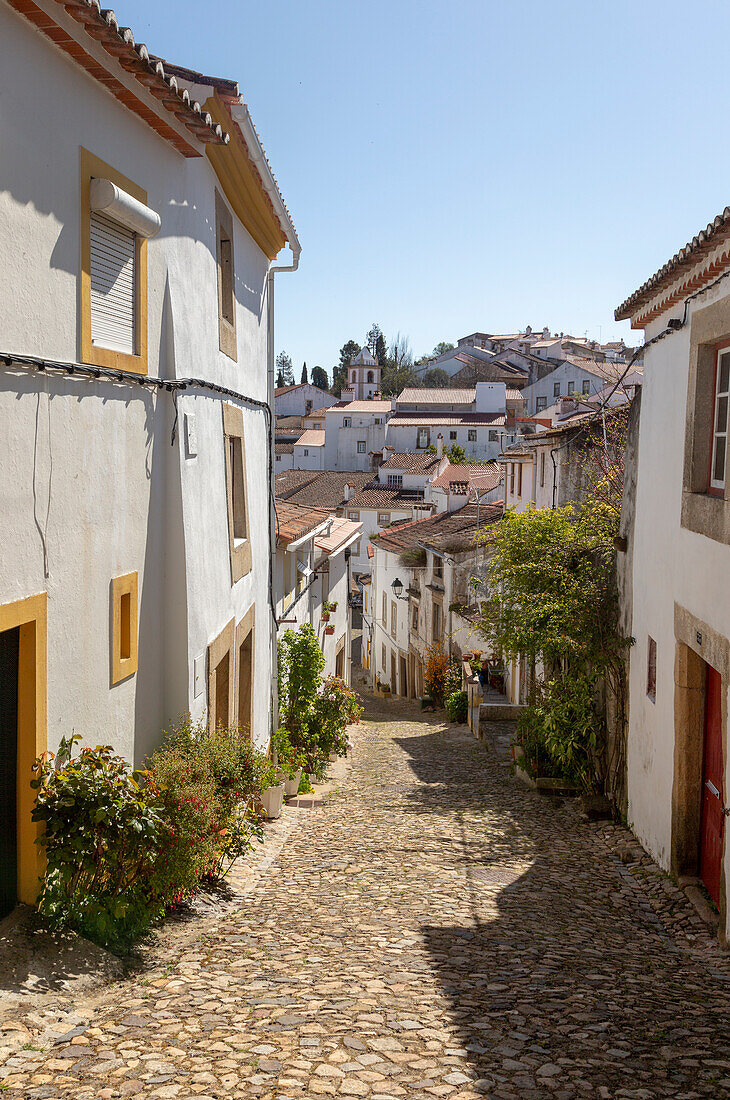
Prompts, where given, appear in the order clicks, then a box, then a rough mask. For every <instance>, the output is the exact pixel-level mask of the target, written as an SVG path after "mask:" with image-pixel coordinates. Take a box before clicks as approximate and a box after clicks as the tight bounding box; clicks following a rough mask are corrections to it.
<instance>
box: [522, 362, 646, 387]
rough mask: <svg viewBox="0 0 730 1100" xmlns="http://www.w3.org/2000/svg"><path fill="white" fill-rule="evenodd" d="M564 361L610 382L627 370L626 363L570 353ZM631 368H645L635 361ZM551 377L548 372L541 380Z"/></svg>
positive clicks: (636, 369)
mask: <svg viewBox="0 0 730 1100" xmlns="http://www.w3.org/2000/svg"><path fill="white" fill-rule="evenodd" d="M564 362H566V363H571V364H572V365H573V366H574V367H578V368H579V369H580V370H584V371H587V372H588V373H589V374H593V375H595V376H596V377H597V378H603V379H605V380H606V381H609V382H615V381H616V380H617V379H618V378H620V377H621V375H622V374H623V372H624V371H625V370H626V364H625V363H612V362H611V361H610V360H609V361H608V362H605V363H603V362H601V363H599V362H598V360H597V359H588V358H584V357H583V356H581V355H569V356H567V358H566V359H565V360H564ZM556 369H557V368H556ZM631 369H632V371H643V369H644V368H643V367H642V365H641V364H640V363H634V365H633V366H632V368H631ZM549 377H550V375H548V374H546V375H544V376H543V378H541V379H540V381H541V382H544V381H545V379H547V378H549Z"/></svg>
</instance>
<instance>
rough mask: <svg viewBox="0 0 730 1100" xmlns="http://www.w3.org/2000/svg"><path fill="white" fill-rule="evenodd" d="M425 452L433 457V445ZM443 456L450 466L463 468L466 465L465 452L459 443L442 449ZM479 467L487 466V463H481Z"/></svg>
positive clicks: (434, 449)
mask: <svg viewBox="0 0 730 1100" xmlns="http://www.w3.org/2000/svg"><path fill="white" fill-rule="evenodd" d="M426 450H427V451H428V453H429V454H430V455H435V454H436V446H435V444H433V443H431V444H430V446H429V447H427V448H426ZM444 454H445V455H446V457H447V458H448V460H449V462H450V463H451V464H452V466H463V465H464V464H465V463H466V451H465V450H464V448H463V447H462V446H461V444H460V443H454V445H453V446H452V447H444ZM479 465H482V466H487V465H488V463H486V462H483V463H480V464H479Z"/></svg>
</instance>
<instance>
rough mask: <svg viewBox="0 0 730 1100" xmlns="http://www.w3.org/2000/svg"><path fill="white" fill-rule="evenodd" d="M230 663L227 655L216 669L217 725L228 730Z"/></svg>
mask: <svg viewBox="0 0 730 1100" xmlns="http://www.w3.org/2000/svg"><path fill="white" fill-rule="evenodd" d="M229 665H230V661H229V655H228V654H227V653H225V654H224V655H223V657H222V659H221V660H220V661H219V662H218V664H217V665H216V668H215V724H216V726H217V727H218V726H222V727H223V728H224V729H225V728H227V726H228V723H229V718H228V706H229V691H230V667H229Z"/></svg>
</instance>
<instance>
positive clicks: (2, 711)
mask: <svg viewBox="0 0 730 1100" xmlns="http://www.w3.org/2000/svg"><path fill="white" fill-rule="evenodd" d="M19 652H20V630H19V628H18V627H15V629H13V630H4V631H2V633H0V917H4V916H5V914H6V913H8V912H9V911H10V910H11V909H12V908H13V907H14V905H15V903H16V901H17V890H18V833H17V829H18V824H17V812H18V811H17V761H18V655H19Z"/></svg>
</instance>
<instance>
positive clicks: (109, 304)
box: [0, 0, 299, 910]
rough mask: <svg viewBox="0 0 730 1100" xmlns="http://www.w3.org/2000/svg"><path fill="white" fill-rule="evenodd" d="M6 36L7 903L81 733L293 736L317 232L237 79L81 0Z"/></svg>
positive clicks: (8, 27)
mask: <svg viewBox="0 0 730 1100" xmlns="http://www.w3.org/2000/svg"><path fill="white" fill-rule="evenodd" d="M0 41H2V46H3V49H2V52H3V67H2V75H0V91H1V93H2V104H3V107H2V112H3V119H4V120H5V121H6V122H9V120H12V125H7V126H5V127H4V131H3V149H2V173H1V175H0V188H1V190H0V233H1V234H2V235H3V245H4V247H3V263H2V266H1V267H0V351H2V355H1V356H0V364H1V365H0V420H1V421H2V424H3V447H2V454H1V455H0V495H1V498H2V516H3V552H2V555H1V556H0V697H2V698H3V699H4V700H6V703H5V704H4V705H3V709H2V712H0V727H1V728H0V752H2V753H3V754H4V755H5V758H6V759H7V758H8V757H10V758H11V759H12V757H13V756H15V757H16V759H17V768H16V769H15V770H13V769H12V768H3V769H2V771H3V776H4V778H3V788H2V793H1V795H0V800H1V801H2V803H3V805H4V806H5V807H8V806H10V807H14V811H11V812H10V814H9V815H8V816H7V817H6V818H4V822H5V824H4V826H3V829H2V837H1V838H0V846H1V848H2V851H0V866H1V867H2V868H3V870H2V872H0V879H1V880H2V882H1V884H0V894H1V896H2V900H1V901H0V908H2V909H3V910H4V909H6V908H8V907H9V906H10V905H12V904H13V903H14V901H15V899H16V898H20V899H21V900H23V901H28V902H32V901H33V900H34V897H35V893H36V890H37V884H38V861H37V860H38V853H39V848H38V846H37V845H35V844H34V840H35V838H36V835H37V827H36V826H35V825H34V824H32V822H31V816H30V815H31V807H32V792H31V790H30V787H29V780H30V775H31V770H30V769H31V762H32V761H33V759H34V758H35V756H36V755H37V754H38V753H40V752H44V751H46V750H55V749H56V748H57V746H58V743H59V740H60V738H61V737H62V736H64V735H68V734H70V733H71V732H72V731H74V730H75V731H78V732H79V733H81V734H82V735H83V737H84V739H85V741H86V742H87V743H91V744H98V743H103V744H109V743H111V744H113V745H114V746H115V748H116V749H117V750H118V751H119V752H121V753H123V754H124V755H125V756H126V757H127V758H128V759H129V760H134V761H139V760H141V759H142V758H143V757H144V755H145V753H147V752H148V751H149V750H151V749H152V748H154V746H155V745H156V744H157V743H158V741H159V739H160V736H161V731H162V730H163V729H164V728H165V726H166V725H167V724H168V723H169V722H170V721H171V720H172V719H174V718H175V716H176V715H178V714H180V713H181V712H183V711H186V710H189V711H190V712H191V713H192V715H193V717H194V718H195V719H198V720H207V721H208V722H209V723H210V724H211V725H213V726H214V725H217V724H220V723H225V724H226V725H228V724H233V723H239V724H240V725H241V726H245V727H247V728H248V729H250V732H251V736H252V737H253V739H254V740H255V742H256V743H257V744H259V745H262V746H264V747H265V746H266V744H267V743H268V739H269V735H270V731H271V725H272V720H273V709H272V693H271V683H272V680H273V679H274V665H273V643H274V637H275V624H274V622H273V617H272V614H271V610H270V600H269V591H270V565H271V541H270V540H271V538H272V530H273V509H271V506H270V493H269V465H270V456H271V424H270V419H271V417H270V411H269V410H270V407H271V404H272V401H273V372H272V370H271V367H272V366H273V362H272V356H271V351H272V348H273V344H272V331H273V316H272V312H271V304H272V296H271V288H272V283H273V270H274V269H273V268H272V266H271V264H272V261H273V260H275V258H276V257H277V255H278V254H279V252H280V251H281V249H282V248H283V247H284V246H285V245H287V244H288V245H289V246H290V248H291V250H292V253H293V263H292V264H291V265H289V266H290V267H292V268H293V267H296V264H297V261H298V255H299V242H298V240H297V237H296V233H295V231H294V227H293V225H292V222H291V219H290V217H289V214H288V213H287V210H286V207H285V205H284V202H283V199H282V197H281V195H280V193H279V190H278V188H277V185H276V182H275V180H274V177H273V175H272V174H271V170H270V168H269V166H268V162H267V160H266V157H265V154H264V151H263V149H262V147H261V145H260V142H259V139H258V137H257V136H256V132H255V130H254V127H253V123H252V122H251V119H250V116H249V114H248V111H247V109H246V107H245V105H244V104H243V102H242V100H241V97H240V95H239V91H238V86H237V85H236V83H235V82H234V81H230V80H221V79H217V78H216V79H213V78H206V77H203V76H201V75H200V74H195V73H191V72H190V71H189V70H185V69H180V68H177V67H175V66H172V65H169V64H168V63H167V62H164V63H163V62H161V61H158V60H156V59H153V58H150V55H149V54H148V52H147V50H146V48H145V47H144V46H141V45H136V44H135V42H134V39H133V37H132V35H131V32H130V31H129V30H125V29H124V28H120V27H119V26H118V25H117V21H116V17H115V15H114V13H113V12H110V11H100V10H99V8H98V7H96V6H94V5H93V4H91V3H84V2H81V0H68V2H66V3H61V2H57V0H37V2H35V3H33V4H27V5H26V4H22V5H21V4H20V3H17V4H16V3H15V0H13V3H12V4H11V3H7V2H5V0H2V2H0ZM31 93H32V94H31ZM39 105H42V108H41V106H39ZM171 444H172V445H171ZM16 704H17V705H16Z"/></svg>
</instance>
